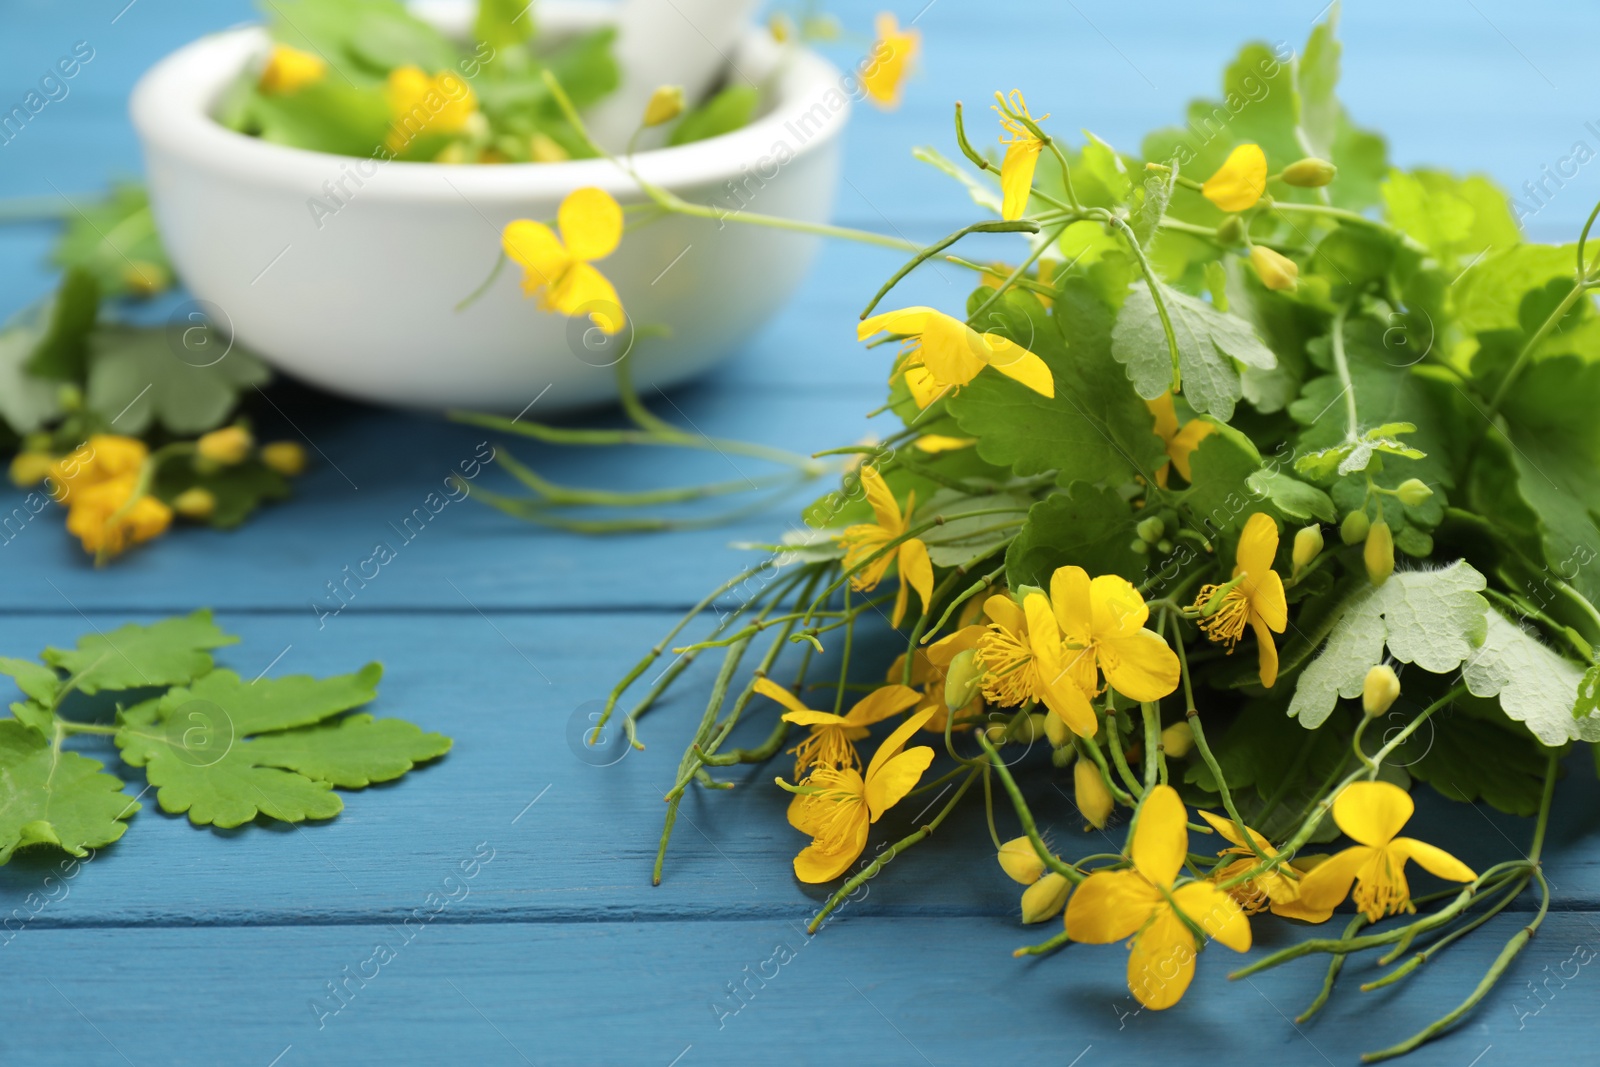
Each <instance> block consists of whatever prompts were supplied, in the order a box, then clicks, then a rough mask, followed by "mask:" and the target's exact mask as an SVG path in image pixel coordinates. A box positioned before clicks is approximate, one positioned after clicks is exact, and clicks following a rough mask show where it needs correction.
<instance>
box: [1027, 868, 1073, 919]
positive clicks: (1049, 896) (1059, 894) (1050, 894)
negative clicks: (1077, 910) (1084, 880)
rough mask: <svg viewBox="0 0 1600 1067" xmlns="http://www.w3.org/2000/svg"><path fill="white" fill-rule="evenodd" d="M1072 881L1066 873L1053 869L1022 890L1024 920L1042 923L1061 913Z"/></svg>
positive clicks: (1070, 890)
mask: <svg viewBox="0 0 1600 1067" xmlns="http://www.w3.org/2000/svg"><path fill="white" fill-rule="evenodd" d="M1070 892H1072V883H1071V882H1069V881H1067V877H1066V875H1064V874H1057V873H1056V872H1055V871H1051V872H1050V873H1049V874H1047V875H1045V876H1044V877H1043V878H1040V879H1039V880H1038V881H1037V882H1035V883H1033V884H1032V885H1030V886H1029V887H1028V888H1027V889H1024V890H1023V891H1022V921H1023V922H1025V923H1042V922H1044V921H1045V920H1046V919H1050V918H1054V917H1055V916H1057V915H1060V914H1061V909H1062V908H1064V907H1066V906H1067V894H1068V893H1070Z"/></svg>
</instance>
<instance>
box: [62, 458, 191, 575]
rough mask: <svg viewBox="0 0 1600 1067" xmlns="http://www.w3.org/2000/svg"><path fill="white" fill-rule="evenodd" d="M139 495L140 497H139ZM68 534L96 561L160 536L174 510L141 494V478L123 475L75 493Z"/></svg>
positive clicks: (69, 516)
mask: <svg viewBox="0 0 1600 1067" xmlns="http://www.w3.org/2000/svg"><path fill="white" fill-rule="evenodd" d="M136 494H138V495H136ZM72 495H73V502H72V506H71V507H70V508H69V509H68V510H67V532H68V533H70V534H72V535H73V536H74V537H76V538H77V539H78V540H79V541H80V542H82V543H83V550H84V551H85V552H89V553H92V554H93V555H95V556H97V557H103V556H115V555H117V554H119V553H121V552H122V551H124V550H125V549H127V548H128V547H129V546H130V545H136V544H139V543H141V542H144V541H149V540H152V539H154V538H156V537H159V536H161V535H162V534H163V533H165V532H166V531H167V527H169V526H171V525H172V509H171V508H169V507H168V506H167V505H165V504H163V503H162V502H161V501H159V500H157V499H156V498H155V497H153V496H150V495H148V494H139V476H138V475H137V474H122V475H118V476H117V477H114V478H109V479H107V480H105V481H102V482H96V483H94V484H92V485H83V486H78V487H77V488H75V489H73V491H72Z"/></svg>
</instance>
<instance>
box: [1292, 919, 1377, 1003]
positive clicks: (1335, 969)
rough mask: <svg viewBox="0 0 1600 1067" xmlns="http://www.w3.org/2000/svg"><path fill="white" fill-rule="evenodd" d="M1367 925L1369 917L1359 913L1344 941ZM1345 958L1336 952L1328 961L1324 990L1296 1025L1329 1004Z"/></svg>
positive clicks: (1351, 923) (1351, 922)
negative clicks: (1329, 998) (1330, 995)
mask: <svg viewBox="0 0 1600 1067" xmlns="http://www.w3.org/2000/svg"><path fill="white" fill-rule="evenodd" d="M1366 924H1367V917H1366V916H1365V915H1363V914H1360V913H1359V912H1358V913H1357V914H1356V915H1355V916H1354V917H1353V918H1352V919H1351V920H1350V922H1349V923H1348V924H1347V925H1346V926H1345V928H1344V940H1346V941H1348V940H1350V938H1351V937H1353V936H1354V935H1355V932H1356V931H1357V930H1359V929H1361V928H1362V927H1363V926H1365V925H1366ZM1345 956H1346V953H1343V952H1335V953H1333V955H1332V958H1331V959H1329V960H1328V973H1327V974H1326V975H1325V976H1324V977H1323V979H1322V989H1321V990H1320V991H1319V992H1318V993H1317V996H1316V999H1315V1000H1313V1001H1312V1002H1311V1003H1310V1004H1309V1005H1307V1007H1306V1010H1305V1011H1303V1012H1301V1013H1300V1014H1299V1015H1296V1016H1295V1017H1294V1021H1295V1024H1296V1025H1299V1024H1300V1023H1304V1022H1306V1021H1307V1020H1309V1019H1310V1018H1311V1017H1312V1016H1313V1015H1315V1014H1316V1013H1317V1012H1319V1011H1321V1010H1322V1006H1323V1005H1324V1004H1326V1003H1327V1002H1328V996H1329V994H1331V993H1332V992H1333V983H1334V982H1335V981H1336V980H1337V979H1338V977H1339V972H1340V971H1342V970H1344V958H1345Z"/></svg>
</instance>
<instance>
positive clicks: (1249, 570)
mask: <svg viewBox="0 0 1600 1067" xmlns="http://www.w3.org/2000/svg"><path fill="white" fill-rule="evenodd" d="M1277 554H1278V524H1277V523H1275V522H1273V521H1272V516H1271V515H1268V514H1267V513H1266V512H1264V511H1258V512H1256V513H1255V514H1254V515H1251V516H1250V518H1249V519H1248V520H1247V521H1246V522H1245V524H1244V533H1242V534H1240V535H1239V551H1238V553H1237V554H1236V555H1235V556H1234V566H1233V576H1234V577H1235V578H1241V579H1242V580H1241V581H1240V582H1239V584H1238V585H1236V586H1234V587H1233V588H1232V589H1229V590H1228V591H1227V592H1226V593H1224V594H1223V596H1222V604H1221V605H1220V606H1218V608H1217V610H1216V611H1215V612H1214V613H1212V614H1211V615H1210V616H1209V617H1205V616H1202V617H1201V618H1200V619H1199V620H1198V622H1199V626H1200V629H1201V630H1202V631H1204V633H1205V635H1206V636H1207V637H1209V638H1211V640H1213V641H1216V642H1218V643H1220V644H1225V645H1227V646H1228V654H1229V655H1232V654H1233V647H1234V645H1236V644H1238V643H1239V638H1240V637H1242V636H1244V628H1245V625H1246V624H1247V623H1248V624H1249V626H1250V628H1251V629H1252V630H1254V631H1255V632H1256V644H1257V645H1258V646H1259V649H1260V656H1261V661H1260V669H1261V684H1262V685H1264V686H1266V687H1267V688H1268V689H1271V688H1272V685H1273V683H1274V682H1276V681H1277V680H1278V646H1277V645H1275V644H1273V641H1272V635H1273V634H1275V633H1278V634H1281V633H1283V630H1284V627H1286V626H1287V625H1289V603H1288V601H1287V600H1285V599H1284V595H1283V579H1282V578H1280V577H1279V576H1278V572H1277V571H1275V570H1273V569H1272V560H1273V558H1274V557H1275V556H1276V555H1277ZM1219 588H1221V587H1220V586H1217V585H1206V586H1202V587H1201V589H1200V595H1199V596H1197V597H1196V598H1195V606H1196V607H1204V606H1205V604H1206V602H1207V601H1208V600H1210V599H1211V596H1212V594H1214V593H1215V592H1216V591H1217V590H1218V589H1219Z"/></svg>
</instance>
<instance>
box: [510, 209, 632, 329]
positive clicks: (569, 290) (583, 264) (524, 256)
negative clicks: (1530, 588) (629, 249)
mask: <svg viewBox="0 0 1600 1067" xmlns="http://www.w3.org/2000/svg"><path fill="white" fill-rule="evenodd" d="M556 225H557V226H559V227H560V230H561V235H560V236H559V237H558V236H556V232H555V231H554V230H552V229H550V227H548V226H546V225H545V224H544V223H542V222H534V221H533V220H531V219H517V220H516V221H515V222H512V223H509V224H507V226H506V228H505V230H504V232H503V233H502V234H501V235H500V243H501V246H502V247H503V248H504V249H505V253H506V255H507V257H509V258H510V259H511V261H512V262H514V263H516V264H518V265H519V266H521V267H522V270H523V276H522V291H523V292H524V293H526V294H527V295H528V296H537V297H538V298H539V306H540V308H542V309H543V310H545V311H558V312H560V313H561V314H563V315H581V314H587V315H589V317H590V318H591V319H593V320H594V323H595V325H596V326H598V327H599V328H600V329H601V330H602V331H603V332H605V333H608V334H614V333H616V332H618V331H619V330H621V329H622V327H623V323H624V317H623V313H622V301H621V300H619V299H618V298H617V291H616V289H614V288H612V286H611V283H610V282H609V281H607V280H606V277H605V275H603V274H601V273H600V272H599V271H598V270H596V269H595V268H594V267H592V266H590V263H591V261H593V260H596V259H604V258H605V257H607V256H609V255H610V254H611V253H612V252H614V251H616V248H617V245H618V244H620V243H621V242H622V206H621V205H620V204H618V203H617V202H616V200H615V199H613V198H612V196H611V194H610V193H608V192H606V191H605V190H603V189H595V188H593V187H587V188H583V189H576V190H574V191H573V192H572V193H571V194H570V195H568V197H567V198H566V199H565V200H563V201H562V202H561V207H560V208H559V209H558V210H557V212H556Z"/></svg>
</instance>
